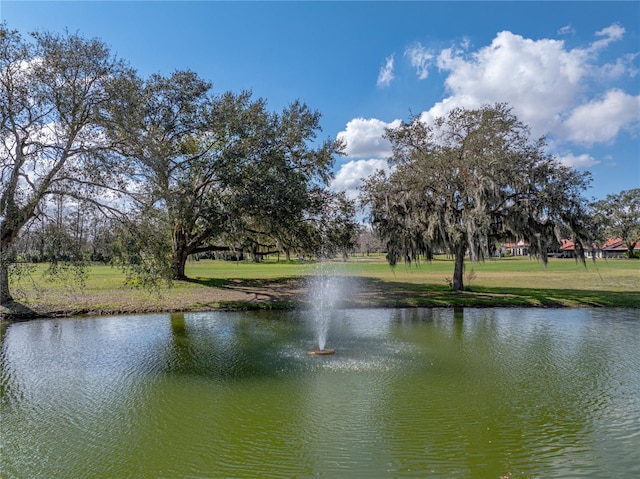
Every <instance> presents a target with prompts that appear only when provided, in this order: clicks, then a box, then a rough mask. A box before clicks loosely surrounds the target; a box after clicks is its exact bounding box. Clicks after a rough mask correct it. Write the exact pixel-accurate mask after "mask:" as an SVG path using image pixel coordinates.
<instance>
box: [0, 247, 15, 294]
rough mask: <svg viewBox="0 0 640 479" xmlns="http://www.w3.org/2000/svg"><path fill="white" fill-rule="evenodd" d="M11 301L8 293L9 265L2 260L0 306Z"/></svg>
mask: <svg viewBox="0 0 640 479" xmlns="http://www.w3.org/2000/svg"><path fill="white" fill-rule="evenodd" d="M0 259H1V258H0ZM11 301H13V298H12V297H11V293H10V292H9V264H8V263H7V262H6V261H4V260H2V261H0V304H6V303H9V302H11Z"/></svg>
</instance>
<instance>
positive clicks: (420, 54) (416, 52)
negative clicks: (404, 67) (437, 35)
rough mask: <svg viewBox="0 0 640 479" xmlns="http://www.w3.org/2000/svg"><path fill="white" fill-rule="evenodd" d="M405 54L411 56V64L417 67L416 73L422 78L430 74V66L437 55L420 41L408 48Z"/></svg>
mask: <svg viewBox="0 0 640 479" xmlns="http://www.w3.org/2000/svg"><path fill="white" fill-rule="evenodd" d="M404 54H405V56H406V57H408V58H409V61H410V62H411V66H412V67H414V68H415V69H416V74H417V75H418V78H419V79H420V80H424V79H425V78H427V77H428V76H429V68H430V67H431V66H432V65H433V63H434V61H435V55H434V53H433V52H432V51H431V50H429V49H427V48H425V47H423V46H422V44H420V43H416V44H415V45H413V46H411V47H409V48H407V50H406V51H405V52H404Z"/></svg>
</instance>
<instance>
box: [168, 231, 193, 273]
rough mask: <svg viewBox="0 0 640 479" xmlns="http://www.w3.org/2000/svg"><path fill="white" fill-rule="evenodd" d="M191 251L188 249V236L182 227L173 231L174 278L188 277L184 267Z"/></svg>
mask: <svg viewBox="0 0 640 479" xmlns="http://www.w3.org/2000/svg"><path fill="white" fill-rule="evenodd" d="M188 257H189V253H188V251H187V237H186V235H185V233H184V231H183V230H182V229H181V228H176V229H175V230H174V232H173V264H172V265H171V266H172V269H173V279H187V276H186V275H185V274H184V269H185V266H186V264H187V258H188Z"/></svg>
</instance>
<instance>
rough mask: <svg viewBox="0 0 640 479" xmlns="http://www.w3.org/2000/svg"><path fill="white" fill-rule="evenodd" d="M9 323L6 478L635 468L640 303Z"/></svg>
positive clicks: (0, 368) (553, 472)
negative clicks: (314, 322) (323, 339)
mask: <svg viewBox="0 0 640 479" xmlns="http://www.w3.org/2000/svg"><path fill="white" fill-rule="evenodd" d="M304 315H305V313H304V312H286V313H282V312H267V313H265V312H263V313H199V314H173V315H148V316H129V317H112V318H93V319H92V318H88V319H61V320H48V321H33V322H29V323H16V324H13V325H11V326H10V327H9V328H8V329H7V330H6V331H5V332H4V337H3V339H2V353H1V354H2V355H1V357H0V406H1V408H2V410H1V412H2V421H1V422H0V427H1V431H0V432H1V437H0V441H1V442H0V451H1V461H2V463H1V467H0V476H1V477H7V478H33V477H35V478H38V477H43V478H70V477H83V478H105V477H109V478H111V477H113V478H120V477H140V478H147V477H148V478H158V477H216V478H217V477H220V478H222V477H234V478H244V477H247V478H249V477H251V478H253V477H269V478H272V477H273V478H276V477H299V478H302V477H316V476H323V477H331V478H340V477H345V478H357V477H363V478H378V477H380V478H382V477H384V478H387V477H389V478H391V477H434V478H435V477H482V478H484V477H488V478H490V477H495V478H499V477H504V476H507V477H580V476H582V477H595V478H598V477H602V478H609V477H615V476H619V477H634V476H639V475H640V461H638V459H637V451H638V450H640V353H639V352H638V345H639V344H640V317H639V316H638V312H637V311H631V310H549V309H545V310H517V309H508V310H504V309H482V310H474V309H471V310H469V309H465V310H449V309H410V310H346V311H343V312H342V314H340V315H334V316H333V317H332V319H331V321H332V323H331V325H330V327H331V337H332V347H335V348H336V350H337V351H338V353H337V354H336V355H334V356H327V357H316V356H309V355H307V354H306V351H307V350H308V349H309V347H313V346H314V342H315V341H316V337H315V333H314V332H313V331H310V329H309V326H308V321H307V318H305V317H304Z"/></svg>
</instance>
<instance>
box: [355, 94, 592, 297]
mask: <svg viewBox="0 0 640 479" xmlns="http://www.w3.org/2000/svg"><path fill="white" fill-rule="evenodd" d="M386 136H387V138H388V139H389V140H390V142H391V145H392V148H393V156H392V158H391V160H390V161H391V163H392V164H393V165H394V166H395V169H394V170H393V171H392V172H391V173H389V174H388V175H387V174H385V173H384V172H378V173H377V174H376V175H374V176H372V177H370V178H368V179H367V181H366V182H365V184H364V186H363V190H362V197H361V198H362V201H363V202H364V204H365V205H367V207H368V208H369V211H370V219H371V222H372V224H373V226H374V228H375V230H376V232H377V233H378V234H379V235H380V236H381V237H382V238H383V239H384V240H385V241H386V245H387V258H388V261H389V263H390V264H392V265H395V264H396V263H397V262H398V261H401V260H402V259H404V260H406V261H408V262H413V261H417V260H418V259H419V258H420V257H425V258H426V259H431V258H432V256H433V254H434V253H435V252H436V251H446V252H447V253H449V254H451V255H453V257H454V258H455V266H454V273H453V279H452V288H453V289H454V290H461V289H463V287H464V285H463V271H464V258H465V256H466V254H467V253H468V254H469V255H470V257H471V259H472V260H474V261H477V260H482V259H484V258H486V257H488V256H489V255H490V254H491V253H492V252H493V251H494V248H495V246H496V244H497V242H499V241H504V240H507V239H514V238H518V239H523V240H525V241H527V242H529V243H530V250H531V252H532V254H535V255H538V256H539V257H541V258H542V260H543V261H544V262H545V264H546V259H547V253H548V252H549V251H550V250H551V249H552V248H553V247H554V246H555V245H557V244H558V243H559V240H560V236H561V232H564V231H570V232H572V234H573V239H574V240H575V242H576V244H577V245H578V251H579V252H580V251H581V249H580V246H581V245H582V244H584V242H585V241H587V233H586V231H587V229H586V223H585V218H586V217H585V205H586V202H585V200H584V198H583V197H582V193H583V191H584V190H585V188H586V186H587V185H588V182H589V175H588V174H587V173H579V172H577V171H576V170H574V169H572V168H569V167H567V166H564V165H562V164H560V163H559V162H558V160H557V159H555V158H554V157H553V156H550V155H548V154H546V153H545V151H544V149H545V142H544V140H543V139H540V140H536V141H533V140H532V139H531V138H530V134H529V129H528V128H527V126H526V125H524V124H523V123H521V122H520V121H519V120H518V119H517V118H516V116H515V115H514V114H513V113H512V111H511V110H510V108H509V107H508V106H506V105H504V104H496V105H493V106H484V107H482V108H479V109H475V110H468V109H463V108H456V109H454V110H452V111H451V112H450V113H449V114H448V115H446V116H444V117H441V118H438V119H436V120H435V121H434V122H433V123H430V124H428V123H426V122H424V121H422V120H421V118H420V117H417V116H416V117H412V118H411V119H410V120H409V121H408V122H404V123H402V124H401V125H400V126H398V127H397V128H392V129H389V130H387V133H386Z"/></svg>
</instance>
